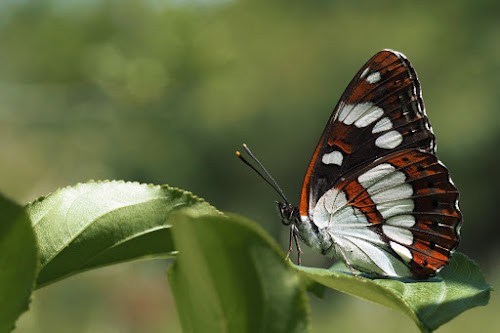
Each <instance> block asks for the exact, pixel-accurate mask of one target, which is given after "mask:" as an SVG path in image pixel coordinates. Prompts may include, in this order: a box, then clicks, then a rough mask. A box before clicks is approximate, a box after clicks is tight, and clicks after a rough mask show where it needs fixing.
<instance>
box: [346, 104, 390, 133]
mask: <svg viewBox="0 0 500 333" xmlns="http://www.w3.org/2000/svg"><path fill="white" fill-rule="evenodd" d="M383 114H384V110H382V109H381V108H379V107H378V106H375V105H373V103H370V102H365V103H357V104H347V105H343V106H342V108H341V110H340V112H339V116H338V120H339V121H341V122H343V123H344V124H346V125H352V124H353V123H354V125H355V126H357V127H365V126H368V125H370V124H371V123H373V122H374V121H376V120H378V119H379V118H380V117H381V116H382V115H383Z"/></svg>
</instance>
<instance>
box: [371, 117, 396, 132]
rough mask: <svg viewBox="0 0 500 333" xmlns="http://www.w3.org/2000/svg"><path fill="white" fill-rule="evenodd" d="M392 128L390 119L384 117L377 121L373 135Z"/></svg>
mask: <svg viewBox="0 0 500 333" xmlns="http://www.w3.org/2000/svg"><path fill="white" fill-rule="evenodd" d="M391 128H392V121H391V119H389V117H384V118H382V119H380V120H379V121H377V123H376V124H375V126H373V129H372V133H373V134H375V133H380V132H383V131H388V130H390V129H391Z"/></svg>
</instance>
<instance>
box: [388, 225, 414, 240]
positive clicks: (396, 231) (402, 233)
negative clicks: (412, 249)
mask: <svg viewBox="0 0 500 333" xmlns="http://www.w3.org/2000/svg"><path fill="white" fill-rule="evenodd" d="M382 231H383V232H384V234H385V235H386V236H387V237H389V238H390V239H392V240H393V241H396V242H398V243H401V244H406V245H411V244H413V234H412V232H411V231H410V230H408V229H404V228H400V227H394V226H392V225H388V224H384V225H383V226H382Z"/></svg>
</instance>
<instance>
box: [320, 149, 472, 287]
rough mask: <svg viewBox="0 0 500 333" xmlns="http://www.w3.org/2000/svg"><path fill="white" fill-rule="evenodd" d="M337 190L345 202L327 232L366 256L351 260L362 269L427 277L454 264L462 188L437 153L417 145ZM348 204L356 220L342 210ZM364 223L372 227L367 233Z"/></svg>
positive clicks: (373, 165)
mask: <svg viewBox="0 0 500 333" xmlns="http://www.w3.org/2000/svg"><path fill="white" fill-rule="evenodd" d="M331 191H334V192H335V193H339V194H340V195H339V196H343V197H345V201H344V202H343V204H342V205H339V206H338V207H337V209H336V210H333V211H332V214H331V215H330V216H331V217H330V221H331V222H330V223H329V225H328V226H327V230H328V232H329V233H330V234H331V235H332V237H333V239H334V240H336V241H337V243H338V245H339V246H344V247H348V248H349V247H351V248H354V250H355V251H357V252H360V253H364V254H365V257H364V258H363V259H362V260H359V259H356V258H353V259H351V261H352V263H353V266H358V267H359V268H361V269H362V270H365V271H372V272H376V273H379V274H382V275H389V276H414V277H416V278H425V277H428V276H432V275H434V274H435V273H436V272H438V271H439V270H440V269H441V268H443V267H444V266H445V265H446V264H447V263H448V261H449V260H450V258H451V255H452V253H453V251H454V249H455V248H456V247H457V245H458V243H459V239H460V236H459V228H460V224H461V219H462V216H461V213H460V210H459V209H458V206H457V202H458V190H457V188H456V187H455V186H454V185H453V183H452V182H451V181H450V178H449V173H448V170H447V169H446V167H445V166H444V165H443V164H442V163H441V162H440V161H439V160H438V159H437V157H436V155H434V154H432V153H429V152H424V151H422V150H417V149H409V150H402V151H398V152H395V153H393V154H391V155H388V156H386V157H384V158H381V159H379V160H377V161H376V162H374V163H371V164H370V165H368V166H366V167H364V168H362V169H361V170H359V171H357V172H356V173H354V174H353V175H352V177H349V178H348V179H346V180H344V181H343V182H341V183H339V184H337V185H336V186H335V187H334V188H333V189H332V190H331ZM320 201H321V199H320ZM323 207H328V206H324V205H321V207H317V208H316V209H315V213H317V216H321V212H320V211H321V209H323ZM346 207H349V209H350V212H351V216H350V218H349V216H348V215H345V212H344V213H342V212H343V210H344V209H345V208H346ZM339 214H344V216H343V218H341V216H339ZM346 217H347V218H346ZM360 226H363V227H366V229H369V231H365V232H363V233H362V237H360V234H361V233H359V229H360V228H359V227H360ZM347 256H348V257H349V256H350V254H348V255H347ZM347 259H348V260H349V258H347ZM356 260H357V261H360V262H356ZM398 261H400V262H401V263H404V264H405V266H406V267H404V266H401V265H400V264H399V263H397V262H398ZM360 265H361V266H360Z"/></svg>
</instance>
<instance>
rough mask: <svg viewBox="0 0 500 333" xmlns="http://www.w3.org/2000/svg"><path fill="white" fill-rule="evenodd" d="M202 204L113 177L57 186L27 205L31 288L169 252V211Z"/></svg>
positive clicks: (206, 209)
mask: <svg viewBox="0 0 500 333" xmlns="http://www.w3.org/2000/svg"><path fill="white" fill-rule="evenodd" d="M181 207H191V208H192V209H193V210H195V211H197V212H198V213H199V214H207V213H211V214H213V213H216V212H217V211H216V210H215V208H213V207H212V206H210V205H209V204H208V203H206V202H205V201H203V200H202V199H199V198H197V197H195V196H194V195H193V194H191V193H189V192H185V191H182V190H179V189H176V188H171V187H168V186H153V185H145V184H138V183H128V182H127V183H126V182H119V181H110V182H89V183H86V184H77V185H75V186H73V187H67V188H64V189H61V190H59V191H57V192H55V193H53V194H50V195H48V196H46V197H42V198H40V199H38V200H36V201H35V202H33V203H31V204H29V205H28V206H27V211H28V213H29V215H30V216H31V219H32V220H33V224H34V230H35V233H36V237H37V239H38V244H39V248H40V257H41V271H40V275H39V276H38V280H37V287H41V286H44V285H47V284H49V283H52V282H54V281H56V280H59V279H62V278H64V277H67V276H69V275H72V274H75V273H78V272H81V271H84V270H88V269H92V268H95V267H99V266H104V265H110V264H114V263H118V262H123V261H129V260H133V259H140V258H165V257H171V256H174V255H175V248H174V246H173V243H172V238H171V224H170V219H169V218H170V214H171V213H172V212H173V211H175V210H177V209H179V208H181Z"/></svg>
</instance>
